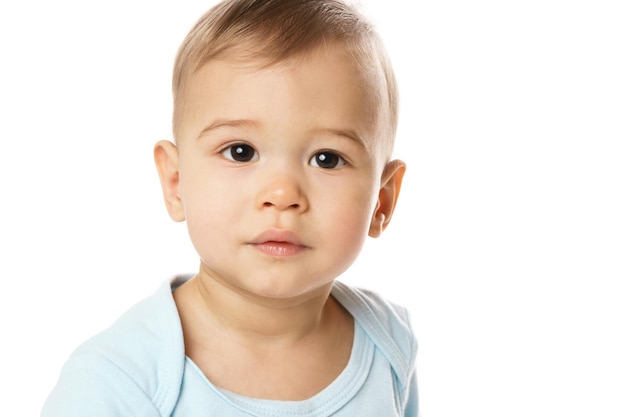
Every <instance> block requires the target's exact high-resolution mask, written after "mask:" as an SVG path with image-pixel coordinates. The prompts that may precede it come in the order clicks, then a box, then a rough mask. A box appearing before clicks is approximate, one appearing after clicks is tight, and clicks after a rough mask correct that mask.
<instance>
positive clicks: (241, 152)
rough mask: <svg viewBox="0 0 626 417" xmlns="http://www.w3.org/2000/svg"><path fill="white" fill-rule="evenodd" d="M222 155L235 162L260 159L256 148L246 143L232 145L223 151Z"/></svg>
mask: <svg viewBox="0 0 626 417" xmlns="http://www.w3.org/2000/svg"><path fill="white" fill-rule="evenodd" d="M222 156H223V157H224V158H226V159H230V160H231V161H235V162H250V161H256V160H258V159H259V155H258V154H257V152H256V150H254V148H253V147H252V146H250V145H246V144H245V143H237V144H234V145H231V146H229V147H227V148H226V149H224V150H223V151H222Z"/></svg>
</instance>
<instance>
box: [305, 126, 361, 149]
mask: <svg viewBox="0 0 626 417" xmlns="http://www.w3.org/2000/svg"><path fill="white" fill-rule="evenodd" d="M312 131H313V132H314V133H321V134H330V135H333V136H339V137H342V138H344V139H348V140H349V141H350V142H353V143H354V144H356V145H358V146H360V147H361V148H363V149H367V146H365V141H364V140H363V139H362V138H361V136H359V135H358V134H357V132H356V131H354V130H351V129H335V128H330V127H323V128H316V129H313V130H312Z"/></svg>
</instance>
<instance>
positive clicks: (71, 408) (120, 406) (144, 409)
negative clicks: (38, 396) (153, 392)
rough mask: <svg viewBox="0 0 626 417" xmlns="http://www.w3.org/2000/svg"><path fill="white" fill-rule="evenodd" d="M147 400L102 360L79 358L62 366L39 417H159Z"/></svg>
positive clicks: (130, 379)
mask: <svg viewBox="0 0 626 417" xmlns="http://www.w3.org/2000/svg"><path fill="white" fill-rule="evenodd" d="M159 415H160V414H159V411H158V409H157V408H156V407H155V405H154V404H153V402H152V401H151V399H150V397H149V396H148V395H147V394H146V393H145V392H143V391H142V390H141V388H140V387H139V385H137V383H136V382H135V381H134V380H133V379H132V378H131V377H130V376H129V375H128V374H126V373H125V372H124V371H122V370H121V369H120V368H119V367H118V366H117V365H115V364H114V363H113V362H111V361H110V360H108V359H106V358H104V357H98V356H95V355H80V356H74V357H72V358H70V360H69V361H68V362H67V363H66V364H65V366H64V367H63V370H62V372H61V376H60V377H59V381H58V382H57V385H56V386H55V388H54V389H53V391H52V393H51V394H50V396H49V397H48V399H47V400H46V402H45V404H44V406H43V410H42V412H41V417H61V416H62V417H122V416H133V417H159Z"/></svg>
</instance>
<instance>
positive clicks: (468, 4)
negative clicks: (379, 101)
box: [0, 0, 626, 417]
mask: <svg viewBox="0 0 626 417" xmlns="http://www.w3.org/2000/svg"><path fill="white" fill-rule="evenodd" d="M622 3H623V2H621V1H617V0H616V1H603V0H594V1H591V0H587V1H557V0H541V1H538V0H535V1H533V0H530V1H523V2H522V1H516V2H514V1H495V0H494V1H487V0H477V1H460V0H457V1H451V0H448V1H446V0H438V1H415V2H413V1H404V0H403V1H399V0H395V1H394V0H387V1H381V0H369V1H367V2H366V1H364V2H363V6H364V9H363V10H364V11H365V12H366V14H368V15H370V16H372V18H373V20H374V21H375V22H376V23H377V24H378V27H379V29H380V31H381V33H382V35H383V37H384V39H385V41H386V43H387V46H388V49H389V51H390V54H391V56H392V59H393V61H394V64H395V67H396V71H397V75H398V78H399V82H400V86H401V93H402V113H401V121H400V129H399V135H398V144H397V156H398V157H400V158H402V159H404V160H405V161H406V162H407V163H408V165H409V170H408V172H407V175H406V178H405V185H404V188H403V194H402V196H401V201H400V205H399V207H398V210H397V213H396V217H395V218H394V221H393V222H392V224H391V226H390V228H389V229H388V232H387V233H386V234H385V235H384V236H383V237H382V238H381V239H379V240H376V241H369V242H368V243H367V246H366V248H365V252H364V254H363V256H362V257H361V258H360V260H359V261H358V262H357V264H356V265H355V266H354V269H353V270H352V272H350V273H349V274H348V275H347V276H346V277H344V280H346V281H348V282H350V283H354V284H357V285H362V286H366V287H370V288H374V289H376V290H378V291H379V292H381V293H383V294H384V295H386V296H387V297H389V298H391V299H393V300H394V301H397V302H399V303H402V304H405V305H407V306H408V307H409V308H410V309H411V311H412V314H413V316H414V326H415V330H416V333H417V336H418V339H419V342H420V348H419V354H418V371H419V383H420V395H421V408H422V415H423V416H464V415H470V416H522V415H524V416H526V415H532V416H565V415H567V416H603V417H607V416H624V415H626V401H625V398H626V397H625V395H626V359H625V357H626V330H625V328H626V323H625V321H626V319H625V318H626V303H625V302H624V299H625V296H626V290H624V288H623V283H624V281H625V280H626V260H625V258H626V221H625V216H624V213H626V168H625V166H626V164H625V159H626V82H625V80H626V76H625V74H626V29H625V28H626V24H625V22H626V13H625V12H624V9H623V7H622V6H621V4H622ZM210 4H212V2H210V1H209V2H206V1H184V2H179V1H176V2H174V1H167V2H166V1H161V2H158V1H155V2H148V1H132V0H124V1H121V0H111V1H107V2H90V1H70V0H57V1H54V2H49V1H43V0H35V1H24V2H19V5H18V2H17V1H15V2H11V1H4V2H2V3H1V5H0V60H1V61H0V62H1V65H0V141H1V142H0V161H1V163H0V193H1V194H0V195H1V199H2V200H1V204H0V244H1V249H2V251H1V252H0V277H1V278H2V280H3V281H2V284H3V286H2V287H3V289H2V291H1V292H0V309H1V311H0V313H1V314H0V320H1V321H2V323H1V326H2V327H1V329H2V334H3V336H2V342H0V349H2V354H1V355H0V369H1V371H0V378H1V379H2V382H3V384H2V386H3V387H4V388H2V397H3V401H2V403H3V409H5V410H19V412H17V413H16V414H18V415H25V416H26V415H37V414H38V413H39V410H40V408H41V405H42V403H43V401H44V399H45V397H46V396H47V395H48V393H49V391H50V390H51V389H52V387H53V385H54V383H55V381H56V378H57V377H58V373H59V371H60V368H61V366H62V364H63V362H64V361H65V359H66V358H67V356H68V355H69V354H70V353H71V351H72V350H73V349H74V348H75V347H76V346H77V345H78V344H79V343H80V342H82V341H84V340H85V339H86V338H87V337H89V336H91V335H93V334H94V333H96V332H97V331H99V330H101V329H103V328H104V327H106V326H107V325H109V324H110V323H111V322H112V321H113V320H114V319H115V318H117V317H118V316H119V315H120V314H122V313H123V312H124V311H125V310H126V309H127V308H129V307H130V306H131V305H133V304H134V303H135V302H137V301H138V300H140V299H142V298H144V297H146V296H148V295H150V294H152V293H153V292H154V291H155V290H156V288H157V287H158V286H159V285H160V284H161V283H162V282H163V281H164V280H165V279H166V278H167V277H169V276H170V275H172V274H175V273H178V272H191V271H194V270H195V269H196V268H197V260H196V258H195V254H194V251H193V249H192V248H191V246H190V244H189V243H188V240H187V237H186V230H185V226H184V225H183V224H175V223H173V222H171V221H170V220H169V218H168V216H167V214H166V211H165V208H164V206H163V204H162V201H161V195H160V190H159V185H158V179H157V175H156V171H155V169H154V167H153V163H152V146H153V144H154V142H156V141H157V140H158V139H162V138H169V137H170V133H169V132H170V111H171V103H170V75H171V67H172V63H173V58H174V55H175V52H176V49H177V47H178V45H179V43H180V42H181V41H182V39H183V37H184V36H185V34H186V32H187V30H188V29H189V28H190V27H191V26H192V24H193V23H194V22H195V21H196V19H197V18H198V17H199V16H200V15H201V13H202V12H204V11H205V10H206V9H207V8H208V7H209V5H210ZM14 413H15V412H14Z"/></svg>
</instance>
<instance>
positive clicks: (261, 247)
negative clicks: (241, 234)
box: [248, 229, 310, 257]
mask: <svg viewBox="0 0 626 417" xmlns="http://www.w3.org/2000/svg"><path fill="white" fill-rule="evenodd" d="M248 245H249V246H251V247H253V248H254V249H256V250H258V251H260V252H262V253H264V254H266V255H269V256H274V257H288V256H294V255H297V254H299V253H302V252H304V251H306V250H307V249H310V248H309V247H308V246H307V245H305V244H304V243H302V241H301V240H300V239H299V238H298V236H297V235H296V234H295V233H293V232H290V231H288V230H275V229H272V230H266V231H265V232H263V233H261V234H260V235H258V236H257V237H255V238H254V239H252V240H251V241H250V242H248Z"/></svg>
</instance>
